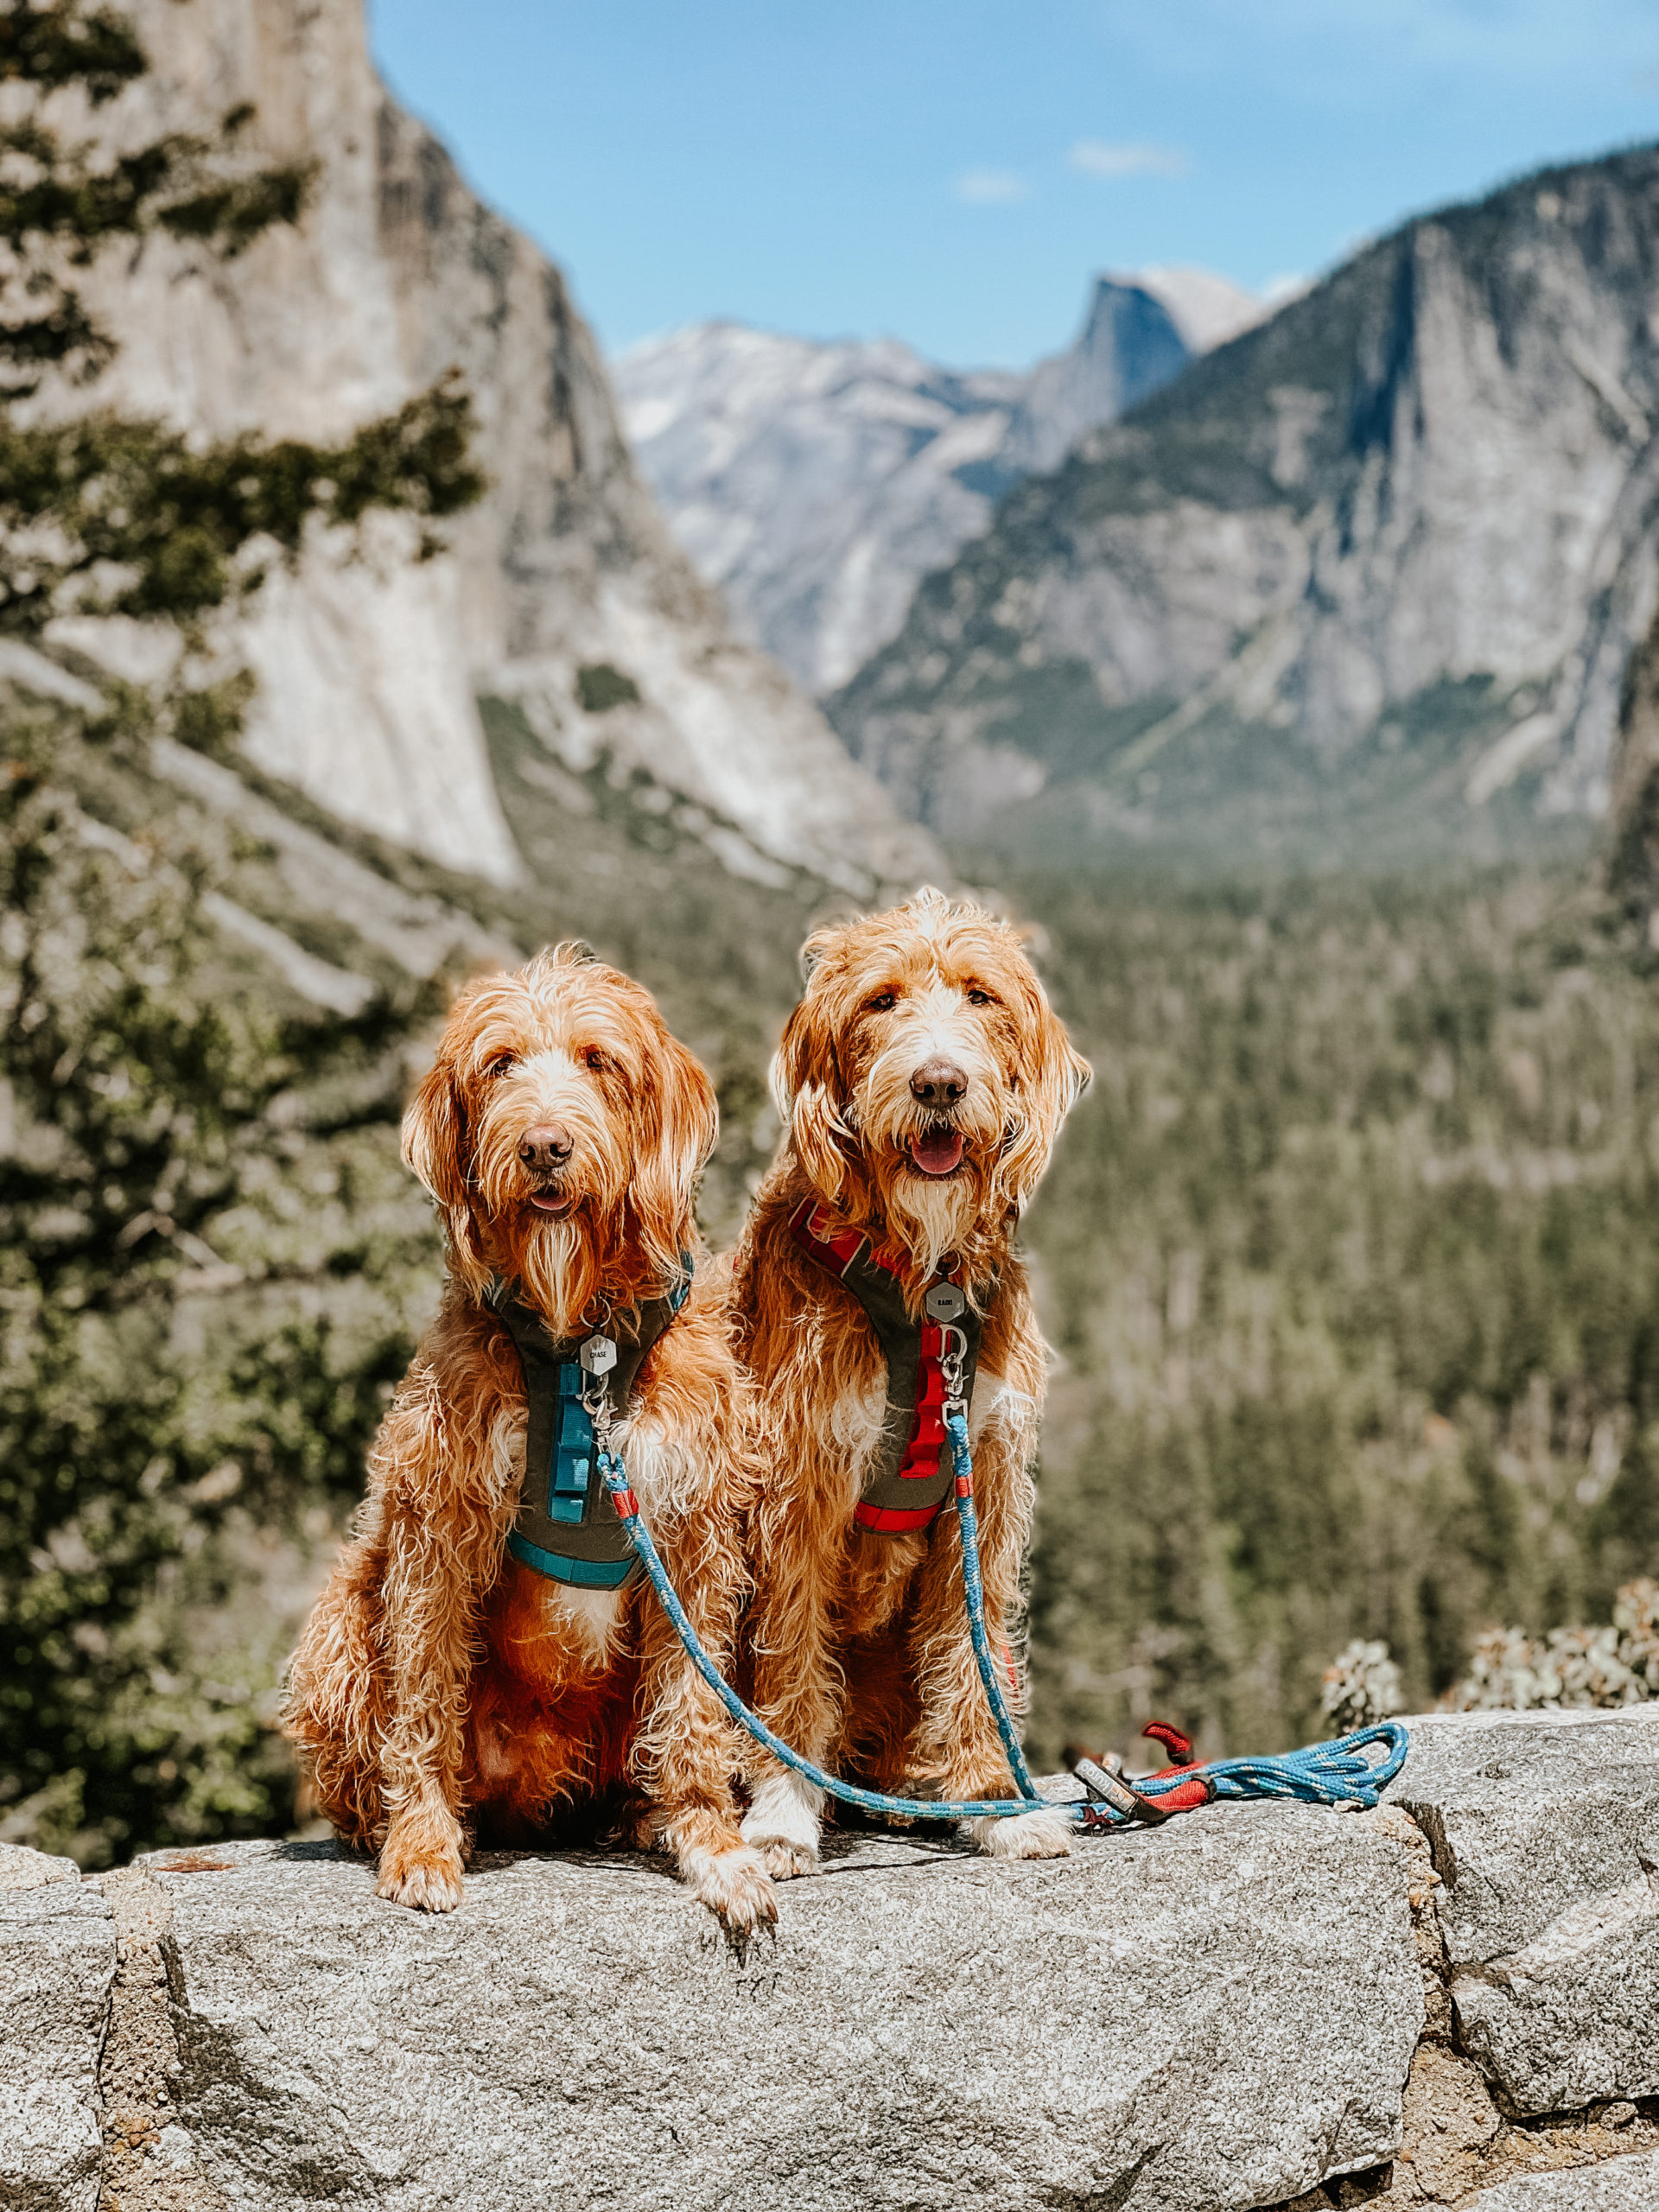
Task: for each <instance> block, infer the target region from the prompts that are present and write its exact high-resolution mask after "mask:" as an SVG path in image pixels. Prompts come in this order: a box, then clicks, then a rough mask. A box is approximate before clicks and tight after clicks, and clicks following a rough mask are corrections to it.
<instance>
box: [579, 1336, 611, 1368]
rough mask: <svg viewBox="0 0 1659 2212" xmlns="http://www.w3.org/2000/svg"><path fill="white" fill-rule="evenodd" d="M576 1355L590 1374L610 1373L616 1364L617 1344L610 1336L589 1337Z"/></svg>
mask: <svg viewBox="0 0 1659 2212" xmlns="http://www.w3.org/2000/svg"><path fill="white" fill-rule="evenodd" d="M576 1357H577V1358H578V1359H579V1360H580V1361H581V1362H582V1365H583V1367H585V1368H586V1369H587V1370H588V1374H589V1375H608V1374H609V1373H610V1371H611V1370H612V1369H613V1367H614V1366H615V1365H616V1346H615V1345H614V1344H613V1343H612V1342H611V1340H610V1338H608V1337H589V1338H588V1341H587V1343H586V1344H583V1346H582V1350H581V1351H579V1352H578V1353H577V1354H576Z"/></svg>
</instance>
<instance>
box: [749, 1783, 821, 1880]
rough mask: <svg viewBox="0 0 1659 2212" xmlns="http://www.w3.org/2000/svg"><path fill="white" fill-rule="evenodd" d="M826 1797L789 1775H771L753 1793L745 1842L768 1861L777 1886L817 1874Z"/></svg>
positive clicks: (767, 1867) (767, 1870)
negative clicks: (822, 1810)
mask: <svg viewBox="0 0 1659 2212" xmlns="http://www.w3.org/2000/svg"><path fill="white" fill-rule="evenodd" d="M822 1805H823V1795H822V1793H821V1792H820V1791H818V1790H817V1789H813V1788H812V1786H811V1784H810V1783H803V1782H800V1781H798V1779H797V1778H796V1777H795V1776H793V1775H790V1774H782V1775H772V1776H770V1777H768V1778H767V1779H766V1781H765V1782H763V1783H761V1784H760V1788H759V1789H757V1790H756V1791H755V1793H754V1802H753V1804H752V1805H751V1806H750V1807H749V1809H748V1812H747V1815H745V1818H744V1821H743V1840H744V1842H745V1843H747V1844H748V1845H750V1846H751V1847H753V1849H754V1850H756V1851H758V1852H759V1853H760V1856H761V1857H762V1858H763V1859H765V1860H766V1872H768V1873H769V1874H770V1875H771V1876H772V1879H773V1881H774V1882H790V1881H793V1880H794V1878H795V1877H796V1876H797V1875H798V1874H811V1873H816V1872H817V1865H818V1832H819V1828H820V1827H821V1825H822V1821H821V1818H820V1808H821V1807H822Z"/></svg>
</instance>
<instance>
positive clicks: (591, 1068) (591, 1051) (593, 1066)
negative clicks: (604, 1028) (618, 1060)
mask: <svg viewBox="0 0 1659 2212" xmlns="http://www.w3.org/2000/svg"><path fill="white" fill-rule="evenodd" d="M582 1065H583V1067H585V1068H586V1069H587V1070H588V1073H589V1074H590V1075H603V1074H604V1072H605V1071H606V1069H607V1067H609V1065H611V1064H610V1062H609V1061H608V1060H607V1058H606V1057H605V1055H604V1053H603V1052H601V1051H600V1050H599V1048H598V1046H596V1045H590V1046H588V1050H587V1051H586V1052H584V1053H583V1054H582Z"/></svg>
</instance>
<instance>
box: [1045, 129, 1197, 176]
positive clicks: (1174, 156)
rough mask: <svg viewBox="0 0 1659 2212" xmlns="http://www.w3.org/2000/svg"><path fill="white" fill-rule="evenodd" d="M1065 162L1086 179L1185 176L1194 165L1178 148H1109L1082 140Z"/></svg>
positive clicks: (1100, 141)
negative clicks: (1099, 177) (1098, 177)
mask: <svg viewBox="0 0 1659 2212" xmlns="http://www.w3.org/2000/svg"><path fill="white" fill-rule="evenodd" d="M1066 159H1067V161H1068V162H1070V163H1071V167H1072V168H1074V169H1078V170H1080V171H1081V172H1082V174H1083V175H1084V176H1105V177H1119V176H1185V175H1186V173H1187V171H1188V169H1189V168H1192V162H1190V161H1189V160H1188V159H1187V157H1186V156H1185V154H1184V153H1182V151H1181V149H1180V148H1179V146H1147V145H1136V144H1116V145H1114V144H1109V143H1108V142H1107V141H1106V140H1105V139H1104V138H1079V139H1078V141H1077V144H1076V145H1075V146H1074V147H1073V148H1072V149H1071V152H1070V153H1069V154H1068V155H1067V156H1066Z"/></svg>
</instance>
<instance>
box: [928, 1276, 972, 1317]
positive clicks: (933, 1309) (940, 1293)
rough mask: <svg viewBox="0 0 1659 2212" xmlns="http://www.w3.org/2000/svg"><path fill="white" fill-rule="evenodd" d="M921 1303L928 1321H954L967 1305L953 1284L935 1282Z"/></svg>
mask: <svg viewBox="0 0 1659 2212" xmlns="http://www.w3.org/2000/svg"><path fill="white" fill-rule="evenodd" d="M922 1302H923V1304H924V1305H925V1306H926V1308H927V1318H928V1319H929V1320H930V1321H954V1320H955V1319H957V1316H958V1315H959V1314H961V1313H963V1312H964V1311H965V1310H966V1308H967V1305H968V1301H967V1300H966V1299H965V1298H964V1297H963V1294H962V1293H961V1291H960V1290H958V1289H957V1286H956V1284H955V1283H953V1282H936V1283H935V1284H934V1286H933V1287H932V1289H931V1290H930V1291H929V1292H928V1294H927V1296H926V1297H925V1299H924V1300H923V1301H922Z"/></svg>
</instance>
